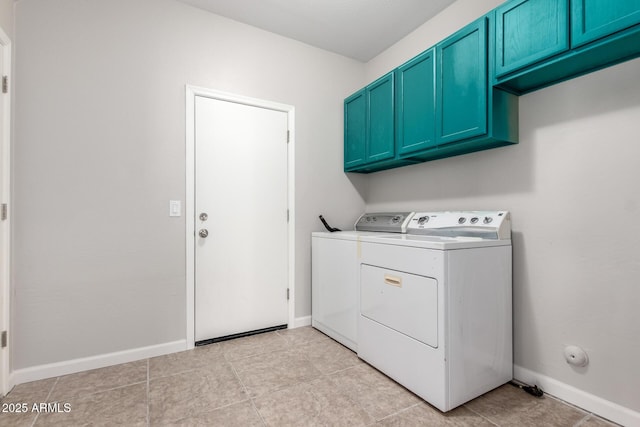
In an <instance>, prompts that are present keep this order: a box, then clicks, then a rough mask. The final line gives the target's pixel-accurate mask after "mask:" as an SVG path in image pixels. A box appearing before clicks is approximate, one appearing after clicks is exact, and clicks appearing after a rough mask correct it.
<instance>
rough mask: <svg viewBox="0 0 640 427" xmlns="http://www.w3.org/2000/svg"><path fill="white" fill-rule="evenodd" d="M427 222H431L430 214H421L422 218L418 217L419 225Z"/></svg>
mask: <svg viewBox="0 0 640 427" xmlns="http://www.w3.org/2000/svg"><path fill="white" fill-rule="evenodd" d="M427 222H429V217H428V216H421V217H420V218H418V225H424V224H425V223H427Z"/></svg>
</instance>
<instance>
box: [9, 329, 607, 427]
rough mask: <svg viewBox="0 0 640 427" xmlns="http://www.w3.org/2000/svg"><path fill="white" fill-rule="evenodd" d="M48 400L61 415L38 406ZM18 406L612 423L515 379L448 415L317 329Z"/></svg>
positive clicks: (179, 356) (343, 421)
mask: <svg viewBox="0 0 640 427" xmlns="http://www.w3.org/2000/svg"><path fill="white" fill-rule="evenodd" d="M43 402H51V403H55V402H57V403H59V405H60V406H59V407H60V410H61V412H53V413H52V412H49V413H47V412H46V411H42V412H40V413H38V412H37V411H32V410H31V409H32V405H33V403H38V404H39V403H43ZM17 403H27V404H28V408H29V410H28V411H27V412H25V413H7V412H0V426H47V425H55V426H80V425H95V426H114V425H128V426H129V425H130V426H138V425H139V426H149V425H151V426H155V425H180V426H192V425H193V426H243V427H244V426H368V425H379V426H584V427H596V426H611V425H612V424H610V423H608V422H606V421H605V420H602V419H600V418H598V417H596V416H594V415H592V414H589V413H587V412H584V411H582V410H580V409H577V408H575V407H573V406H569V405H567V404H564V403H563V402H561V401H559V400H556V399H554V398H552V397H549V396H545V397H544V398H542V399H537V398H534V397H532V396H530V395H528V394H526V393H524V392H523V391H521V390H519V389H517V388H516V387H513V386H510V385H504V386H502V387H500V388H498V389H496V390H494V391H492V392H490V393H487V394H485V395H484V396H481V397H479V398H477V399H475V400H473V401H471V402H468V403H467V404H465V405H463V406H461V407H459V408H457V409H455V410H453V411H450V412H449V413H447V414H442V413H441V412H439V411H437V410H436V409H434V408H432V407H431V406H429V405H428V404H426V403H425V402H424V401H423V400H421V399H420V398H418V397H417V396H415V395H413V394H412V393H410V392H409V391H407V390H406V389H404V388H403V387H401V386H399V385H398V384H396V383H395V382H393V381H391V380H390V379H388V378H387V377H385V376H384V375H382V374H381V373H379V372H378V371H376V370H375V369H373V368H371V367H370V366H369V365H367V364H366V363H364V362H362V361H360V360H359V359H358V357H357V356H356V355H355V354H354V353H353V352H351V351H350V350H348V349H346V348H345V347H343V346H342V345H340V344H338V343H336V342H335V341H333V340H332V339H330V338H328V337H327V336H325V335H323V334H322V333H320V332H318V331H316V330H315V329H313V328H311V327H305V328H298V329H290V330H281V331H277V332H271V333H267V334H262V335H255V336H252V337H246V338H239V339H236V340H232V341H226V342H222V343H217V344H211V345H208V346H205V347H199V348H196V349H195V350H191V351H185V352H181V353H175V354H170V355H167V356H161V357H154V358H151V359H147V360H141V361H137V362H132V363H125V364H122V365H117V366H112V367H108V368H102V369H96V370H93V371H87V372H81V373H77V374H72V375H66V376H63V377H59V378H51V379H46V380H42V381H35V382H32V383H27V384H21V385H18V386H17V387H15V388H14V389H13V390H12V391H11V392H10V393H9V394H8V395H7V396H6V397H5V398H4V399H3V400H2V408H3V409H5V410H7V409H10V408H12V407H13V408H14V409H15V404H17ZM11 404H14V405H13V406H11ZM65 404H68V405H70V408H71V410H70V412H64V409H65V406H64V405H65Z"/></svg>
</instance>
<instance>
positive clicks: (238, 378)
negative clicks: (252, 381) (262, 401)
mask: <svg viewBox="0 0 640 427" xmlns="http://www.w3.org/2000/svg"><path fill="white" fill-rule="evenodd" d="M225 362H227V363H228V364H229V366H230V367H231V370H232V371H233V375H235V376H236V379H237V380H238V382H239V383H240V385H241V386H242V390H244V394H245V395H246V396H247V398H248V399H249V402H250V403H251V407H252V408H253V410H254V411H256V414H258V417H260V421H261V422H262V425H263V426H266V425H267V422H266V421H265V420H264V418H263V417H262V414H261V413H260V411H259V410H258V407H257V406H256V403H255V402H254V401H253V398H252V397H251V395H250V394H249V391H248V390H247V387H246V386H245V385H244V382H243V381H242V378H240V375H238V372H237V371H236V367H235V366H233V363H231V362H230V361H228V360H226V359H225ZM238 403H239V402H238Z"/></svg>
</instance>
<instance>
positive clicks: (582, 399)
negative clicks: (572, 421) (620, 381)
mask: <svg viewBox="0 0 640 427" xmlns="http://www.w3.org/2000/svg"><path fill="white" fill-rule="evenodd" d="M513 377H514V378H515V379H516V380H518V381H522V382H524V383H527V384H535V385H537V386H539V387H540V388H541V389H542V390H544V392H545V393H548V394H550V395H551V396H554V397H557V398H558V399H561V400H564V401H565V402H568V403H570V404H572V405H575V406H577V407H579V408H582V409H584V410H585V411H588V412H591V413H593V414H595V415H598V416H599V417H602V418H606V419H608V420H610V421H613V422H616V423H618V424H622V425H623V426H628V427H631V426H640V412H636V411H634V410H632V409H629V408H625V407H624V406H620V405H618V404H617V403H613V402H611V401H609V400H605V399H603V398H601V397H598V396H595V395H593V394H590V393H587V392H585V391H582V390H579V389H577V388H575V387H573V386H571V385H569V384H565V383H563V382H560V381H558V380H555V379H553V378H550V377H547V376H545V375H542V374H539V373H537V372H533V371H530V370H528V369H526V368H523V367H521V366H518V365H514V366H513Z"/></svg>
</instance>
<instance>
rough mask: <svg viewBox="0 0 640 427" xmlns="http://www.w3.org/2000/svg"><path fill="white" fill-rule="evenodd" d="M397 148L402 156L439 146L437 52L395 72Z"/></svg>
mask: <svg viewBox="0 0 640 427" xmlns="http://www.w3.org/2000/svg"><path fill="white" fill-rule="evenodd" d="M395 74H396V117H397V121H396V124H397V129H396V135H397V136H396V144H397V147H398V154H399V155H400V156H406V155H411V154H412V153H415V152H417V151H421V150H425V149H428V148H431V147H434V146H435V145H436V138H435V136H436V132H435V102H436V91H435V60H434V49H433V48H432V49H429V50H427V51H426V52H423V53H421V54H420V55H418V56H416V57H415V58H413V59H412V60H410V61H409V62H407V63H405V64H403V65H401V66H400V67H398V68H397V69H396V72H395Z"/></svg>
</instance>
